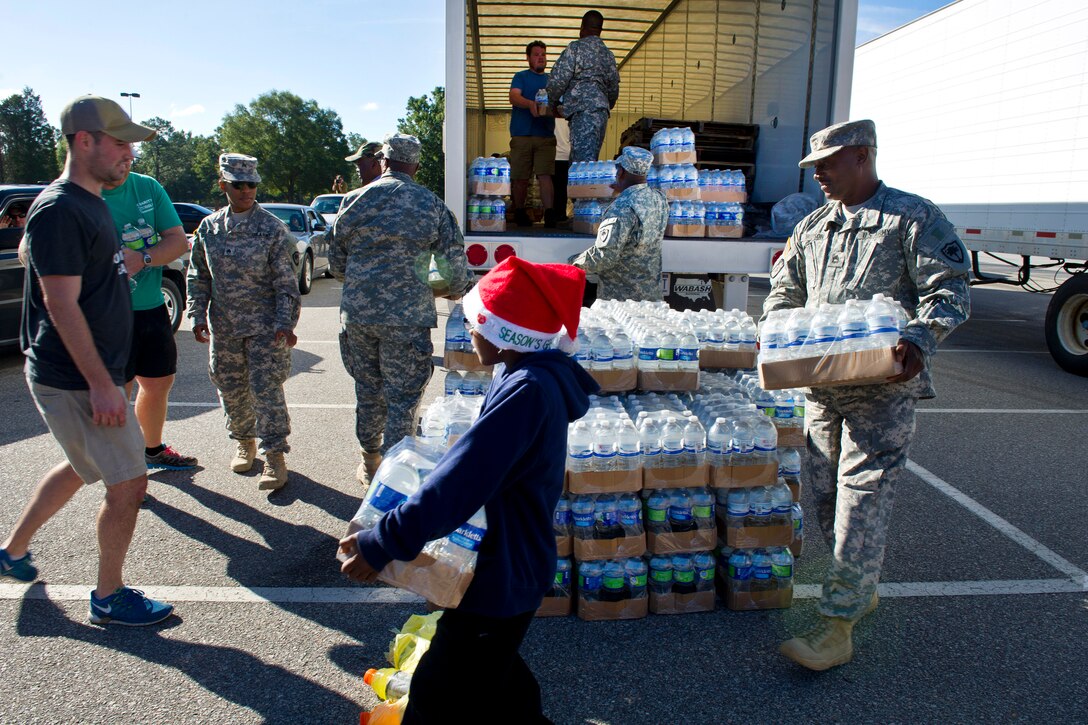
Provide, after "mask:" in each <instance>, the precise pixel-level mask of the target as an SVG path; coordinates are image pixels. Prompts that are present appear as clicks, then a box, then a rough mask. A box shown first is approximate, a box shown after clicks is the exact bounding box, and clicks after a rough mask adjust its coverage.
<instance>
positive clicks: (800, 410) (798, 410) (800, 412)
mask: <svg viewBox="0 0 1088 725" xmlns="http://www.w3.org/2000/svg"><path fill="white" fill-rule="evenodd" d="M793 417H794V418H804V417H805V406H803V405H795V406H793Z"/></svg>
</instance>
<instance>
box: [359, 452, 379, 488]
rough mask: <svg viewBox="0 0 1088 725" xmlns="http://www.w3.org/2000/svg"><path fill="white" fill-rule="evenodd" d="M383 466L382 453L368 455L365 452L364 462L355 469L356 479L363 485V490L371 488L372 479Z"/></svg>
mask: <svg viewBox="0 0 1088 725" xmlns="http://www.w3.org/2000/svg"><path fill="white" fill-rule="evenodd" d="M380 465H382V454H381V453H367V452H366V451H363V462H362V463H360V464H359V467H358V468H357V469H355V477H356V478H357V479H359V483H361V484H363V489H364V490H365V489H367V488H369V487H370V479H372V478H374V474H375V473H377V472H378V466H380Z"/></svg>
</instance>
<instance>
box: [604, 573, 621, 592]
mask: <svg viewBox="0 0 1088 725" xmlns="http://www.w3.org/2000/svg"><path fill="white" fill-rule="evenodd" d="M623 582H624V577H622V576H606V577H604V581H603V582H602V583H603V584H604V588H605V589H611V590H613V591H616V590H618V589H623Z"/></svg>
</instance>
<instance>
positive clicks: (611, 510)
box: [593, 493, 623, 540]
mask: <svg viewBox="0 0 1088 725" xmlns="http://www.w3.org/2000/svg"><path fill="white" fill-rule="evenodd" d="M593 518H594V520H595V524H594V526H595V528H596V535H595V536H594V537H593V538H595V539H599V540H608V539H622V538H623V529H622V528H620V518H619V502H618V501H617V500H616V497H615V496H614V495H613V494H610V493H602V494H600V495H599V496H597V500H596V501H594V503H593Z"/></svg>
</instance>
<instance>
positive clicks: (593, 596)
mask: <svg viewBox="0 0 1088 725" xmlns="http://www.w3.org/2000/svg"><path fill="white" fill-rule="evenodd" d="M603 575H604V567H603V566H602V565H601V562H599V561H583V562H582V563H581V564H579V565H578V591H579V593H580V595H581V597H582V599H583V600H585V601H587V602H597V601H600V600H601V584H602V581H601V580H602V578H603Z"/></svg>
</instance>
